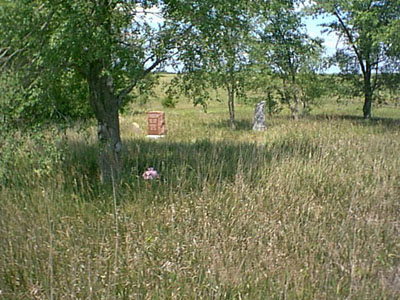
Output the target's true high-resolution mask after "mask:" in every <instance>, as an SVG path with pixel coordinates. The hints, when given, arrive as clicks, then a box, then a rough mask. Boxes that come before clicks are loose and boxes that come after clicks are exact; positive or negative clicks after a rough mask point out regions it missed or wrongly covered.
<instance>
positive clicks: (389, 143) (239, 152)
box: [0, 105, 400, 299]
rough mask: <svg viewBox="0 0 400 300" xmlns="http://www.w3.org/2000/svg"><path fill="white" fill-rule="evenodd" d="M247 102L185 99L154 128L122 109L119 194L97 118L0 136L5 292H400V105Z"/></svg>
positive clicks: (232, 295)
mask: <svg viewBox="0 0 400 300" xmlns="http://www.w3.org/2000/svg"><path fill="white" fill-rule="evenodd" d="M252 113H253V109H252V108H246V107H239V110H238V121H239V126H238V128H239V129H238V130H236V131H231V130H230V129H229V126H228V123H227V121H226V119H227V114H226V112H225V108H224V107H221V106H215V107H211V108H210V110H209V113H208V114H204V113H203V112H201V111H200V110H197V109H193V108H188V107H186V105H184V106H183V107H182V106H181V107H178V108H177V109H175V110H167V126H168V130H169V131H168V134H167V136H166V137H165V138H164V139H160V140H156V141H154V140H148V139H147V138H146V137H145V135H146V126H145V124H146V119H145V118H146V115H145V114H144V113H140V114H137V115H135V116H134V117H132V116H128V115H126V116H124V117H123V118H122V120H121V128H122V135H123V140H124V157H123V161H124V174H123V176H122V180H121V183H120V185H119V189H118V191H117V192H118V195H117V197H114V195H113V193H112V191H110V190H108V189H106V188H104V187H102V186H100V184H99V180H98V177H99V174H98V169H97V163H96V151H97V150H96V144H95V139H94V135H95V129H94V128H89V129H88V130H87V131H84V132H82V131H81V132H80V133H77V132H76V131H74V130H71V131H68V132H67V133H65V134H62V133H56V132H50V131H49V132H47V133H45V134H43V135H42V136H41V137H40V138H37V137H34V136H32V137H28V138H26V137H19V136H14V137H13V138H10V139H8V140H7V141H5V142H4V143H2V157H3V159H2V160H1V167H2V176H3V177H2V179H1V180H2V181H1V183H2V185H1V187H0V201H1V206H0V261H1V263H0V298H1V297H3V298H4V299H396V298H398V297H399V296H400V256H399V253H400V235H399V233H400V232H399V230H400V219H399V212H400V202H399V199H400V184H399V182H400V174H399V170H400V156H399V155H398V152H399V149H400V130H399V122H398V120H396V119H394V118H393V116H395V115H396V114H397V115H399V111H398V110H397V111H395V110H393V111H391V112H390V113H391V114H393V115H391V116H387V115H385V116H384V118H381V119H377V120H373V121H363V120H361V119H359V118H357V117H351V114H352V112H351V111H350V112H347V111H346V112H343V114H340V113H338V114H335V115H333V114H331V113H330V112H324V108H323V107H321V108H320V111H319V113H318V115H314V116H308V117H306V118H303V119H301V120H300V121H298V122H294V121H292V120H291V119H290V118H289V117H286V116H284V115H281V116H275V117H272V118H269V119H268V120H267V127H268V129H267V131H266V132H263V133H260V132H252V131H251V121H252V120H251V119H252ZM353 115H354V114H353ZM390 117H392V118H393V119H390ZM134 122H135V123H137V124H138V125H139V128H138V127H137V126H136V125H135V126H133V123H134ZM5 158H6V159H5ZM149 166H153V167H155V168H156V169H157V170H158V171H159V173H160V174H161V177H160V179H159V180H157V181H151V182H147V181H144V180H143V179H142V178H141V174H142V173H143V171H144V170H145V169H146V168H147V167H149ZM114 200H117V203H115V204H116V205H114Z"/></svg>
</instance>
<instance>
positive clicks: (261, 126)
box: [253, 101, 267, 131]
mask: <svg viewBox="0 0 400 300" xmlns="http://www.w3.org/2000/svg"><path fill="white" fill-rule="evenodd" d="M265 105H266V102H265V101H261V102H259V103H257V104H256V109H255V111H254V124H253V130H254V131H264V130H266V129H267V126H266V125H265Z"/></svg>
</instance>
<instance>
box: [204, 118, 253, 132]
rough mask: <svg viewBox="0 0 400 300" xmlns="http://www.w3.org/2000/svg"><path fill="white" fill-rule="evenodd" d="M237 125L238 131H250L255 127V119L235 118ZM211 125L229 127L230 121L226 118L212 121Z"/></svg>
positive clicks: (221, 127)
mask: <svg viewBox="0 0 400 300" xmlns="http://www.w3.org/2000/svg"><path fill="white" fill-rule="evenodd" d="M235 125H236V130H237V131H250V130H252V128H253V120H248V119H239V120H235ZM210 126H211V127H213V128H216V129H229V128H230V123H229V120H226V119H224V120H220V121H218V122H215V123H212V124H210Z"/></svg>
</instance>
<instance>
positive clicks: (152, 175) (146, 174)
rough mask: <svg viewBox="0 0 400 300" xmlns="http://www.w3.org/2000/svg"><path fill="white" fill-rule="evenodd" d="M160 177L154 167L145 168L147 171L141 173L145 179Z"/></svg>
mask: <svg viewBox="0 0 400 300" xmlns="http://www.w3.org/2000/svg"><path fill="white" fill-rule="evenodd" d="M157 178H160V175H158V173H157V170H155V169H154V168H147V171H146V172H144V173H143V179H145V180H153V179H157Z"/></svg>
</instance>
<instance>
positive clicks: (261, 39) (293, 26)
mask: <svg viewBox="0 0 400 300" xmlns="http://www.w3.org/2000/svg"><path fill="white" fill-rule="evenodd" d="M294 5H295V4H294V3H292V2H291V1H272V3H270V4H269V5H267V6H266V8H265V10H264V11H263V13H261V14H260V15H258V16H257V24H258V29H257V30H256V40H255V45H254V48H253V51H252V53H251V56H252V60H253V62H254V64H255V69H256V72H257V73H258V76H257V77H256V78H258V80H259V81H258V85H259V86H260V87H261V88H264V87H265V86H267V90H266V95H272V94H271V91H270V90H271V88H272V89H274V90H275V93H276V94H278V95H279V98H280V100H279V101H280V102H281V103H283V104H286V105H288V107H289V108H290V109H291V110H292V112H293V116H294V117H295V118H297V117H298V111H299V104H300V102H302V103H303V108H306V107H307V108H309V104H310V103H311V102H312V101H313V100H315V99H316V98H318V96H319V92H318V88H317V82H316V81H314V80H315V79H316V78H317V77H316V76H315V75H313V73H315V71H317V70H319V68H320V65H321V61H320V55H321V51H322V49H321V41H320V40H317V39H312V38H310V37H309V36H308V35H307V34H306V33H305V30H304V29H305V26H304V24H303V23H302V20H301V17H302V15H303V14H302V12H301V11H296V10H295V7H294ZM268 75H270V76H271V75H272V76H275V77H277V78H278V79H279V80H280V83H279V84H274V85H271V83H266V82H265V81H264V80H263V78H262V77H263V76H264V77H266V78H269V77H270V76H268ZM264 89H265V88H264ZM268 97H269V98H270V97H271V96H268Z"/></svg>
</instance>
